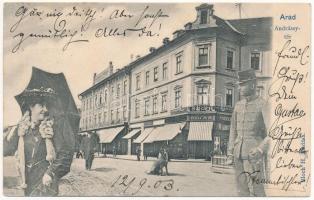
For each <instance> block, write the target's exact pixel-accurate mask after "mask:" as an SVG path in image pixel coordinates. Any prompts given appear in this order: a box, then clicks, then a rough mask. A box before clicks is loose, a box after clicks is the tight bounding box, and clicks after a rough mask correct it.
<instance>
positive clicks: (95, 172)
mask: <svg viewBox="0 0 314 200" xmlns="http://www.w3.org/2000/svg"><path fill="white" fill-rule="evenodd" d="M152 164H153V161H130V160H120V159H112V158H96V159H95V160H94V163H93V166H92V170H91V171H87V170H85V169H84V166H85V164H84V160H83V159H74V160H73V163H72V167H71V172H70V173H69V174H68V175H66V176H65V177H64V178H62V180H61V182H60V188H59V189H60V194H59V195H60V196H236V195H237V194H236V189H235V182H234V176H233V174H228V173H215V172H214V171H213V170H212V169H211V167H210V164H209V163H189V162H169V164H168V169H169V176H156V175H148V174H147V172H148V171H149V170H150V168H151V166H152ZM12 165H13V162H12V160H10V159H9V158H5V159H4V174H5V176H4V194H5V195H8V196H16V195H21V193H20V191H17V190H16V189H14V187H12V185H14V182H16V180H15V181H14V179H16V173H14V170H15V168H14V167H12ZM10 166H11V167H10Z"/></svg>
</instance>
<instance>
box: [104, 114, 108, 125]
mask: <svg viewBox="0 0 314 200" xmlns="http://www.w3.org/2000/svg"><path fill="white" fill-rule="evenodd" d="M106 122H107V112H104V123H106Z"/></svg>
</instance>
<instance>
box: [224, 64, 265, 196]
mask: <svg viewBox="0 0 314 200" xmlns="http://www.w3.org/2000/svg"><path fill="white" fill-rule="evenodd" d="M238 75H239V87H240V95H241V100H240V101H239V102H237V103H236V105H235V108H234V111H233V114H232V118H231V127H230V137H229V146H228V160H227V164H232V163H233V162H234V164H235V175H236V181H237V190H238V194H239V196H265V190H264V186H263V184H261V183H258V182H256V181H254V180H256V179H261V178H262V177H263V170H262V169H263V167H262V166H263V161H262V157H263V154H264V155H266V154H267V153H266V151H267V146H268V141H269V139H268V137H266V136H267V130H266V126H265V121H264V119H265V118H264V117H265V116H264V115H263V113H264V110H265V106H266V104H265V101H264V100H263V99H262V98H260V97H258V96H256V76H255V71H254V70H251V69H250V70H245V71H241V72H239V73H238ZM264 114H265V113H264Z"/></svg>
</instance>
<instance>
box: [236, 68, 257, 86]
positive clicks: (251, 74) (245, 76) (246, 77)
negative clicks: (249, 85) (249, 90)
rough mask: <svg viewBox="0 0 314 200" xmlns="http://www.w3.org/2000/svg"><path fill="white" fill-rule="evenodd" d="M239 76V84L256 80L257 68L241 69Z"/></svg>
mask: <svg viewBox="0 0 314 200" xmlns="http://www.w3.org/2000/svg"><path fill="white" fill-rule="evenodd" d="M238 78H239V82H238V84H243V83H246V82H248V81H253V80H256V76H255V70H254V69H248V70H243V71H240V72H238Z"/></svg>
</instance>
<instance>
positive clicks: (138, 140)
mask: <svg viewBox="0 0 314 200" xmlns="http://www.w3.org/2000/svg"><path fill="white" fill-rule="evenodd" d="M153 130H154V128H145V129H144V131H143V132H142V133H141V135H139V136H138V137H137V138H136V139H135V140H134V141H133V143H142V142H143V141H144V140H145V139H146V138H147V136H149V135H150V133H151V132H152V131H153Z"/></svg>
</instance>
